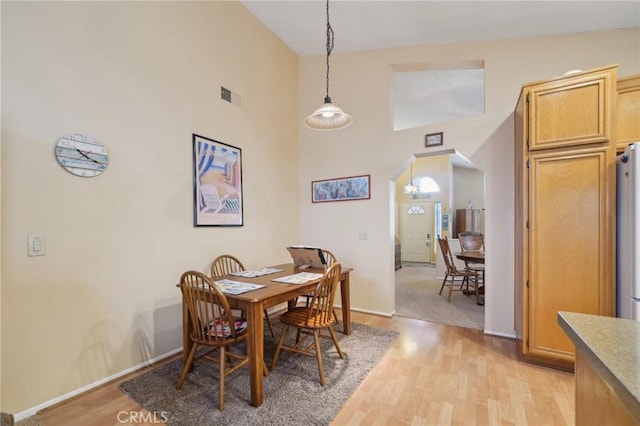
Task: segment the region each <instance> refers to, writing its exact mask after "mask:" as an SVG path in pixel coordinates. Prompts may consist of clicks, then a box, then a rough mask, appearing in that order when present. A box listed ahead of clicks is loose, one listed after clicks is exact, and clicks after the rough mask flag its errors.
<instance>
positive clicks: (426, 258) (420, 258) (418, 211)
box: [402, 201, 434, 263]
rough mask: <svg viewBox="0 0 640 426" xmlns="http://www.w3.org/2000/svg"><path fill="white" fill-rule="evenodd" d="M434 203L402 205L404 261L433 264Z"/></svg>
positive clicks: (423, 202) (422, 202)
mask: <svg viewBox="0 0 640 426" xmlns="http://www.w3.org/2000/svg"><path fill="white" fill-rule="evenodd" d="M433 229H434V222H433V203H432V202H425V201H421V202H416V203H402V260H403V261H405V262H428V263H433V259H432V253H433V247H432V244H433Z"/></svg>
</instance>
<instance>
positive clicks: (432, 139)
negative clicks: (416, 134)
mask: <svg viewBox="0 0 640 426" xmlns="http://www.w3.org/2000/svg"><path fill="white" fill-rule="evenodd" d="M443 143H444V133H443V132H438V133H427V134H426V135H424V146H425V148H429V147H431V146H439V145H442V144H443Z"/></svg>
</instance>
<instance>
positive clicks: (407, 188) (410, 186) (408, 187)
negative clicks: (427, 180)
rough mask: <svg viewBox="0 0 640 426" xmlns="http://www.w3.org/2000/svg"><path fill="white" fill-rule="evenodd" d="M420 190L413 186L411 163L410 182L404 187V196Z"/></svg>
mask: <svg viewBox="0 0 640 426" xmlns="http://www.w3.org/2000/svg"><path fill="white" fill-rule="evenodd" d="M419 189H420V188H418V187H417V186H416V185H414V184H413V163H411V180H410V181H409V184H408V185H405V186H404V193H405V194H413V193H414V192H418V190H419Z"/></svg>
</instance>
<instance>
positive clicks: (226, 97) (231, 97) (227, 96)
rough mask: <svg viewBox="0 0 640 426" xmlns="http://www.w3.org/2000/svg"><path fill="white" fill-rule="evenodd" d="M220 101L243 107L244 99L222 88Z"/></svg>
mask: <svg viewBox="0 0 640 426" xmlns="http://www.w3.org/2000/svg"><path fill="white" fill-rule="evenodd" d="M220 99H222V100H223V101H227V102H229V103H231V104H234V105H236V106H242V99H241V98H240V95H238V94H237V93H233V92H232V91H231V90H229V89H227V88H226V87H224V86H220Z"/></svg>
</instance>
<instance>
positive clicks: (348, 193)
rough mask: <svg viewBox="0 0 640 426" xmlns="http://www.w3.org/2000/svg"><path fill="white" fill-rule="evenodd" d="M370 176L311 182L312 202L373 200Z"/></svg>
mask: <svg viewBox="0 0 640 426" xmlns="http://www.w3.org/2000/svg"><path fill="white" fill-rule="evenodd" d="M370 180H371V176H370V175H363V176H350V177H344V178H337V179H325V180H314V181H313V182H311V202H313V203H325V202H328V201H351V200H368V199H370V198H371V192H370V189H369V187H370V183H371V182H370Z"/></svg>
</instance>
